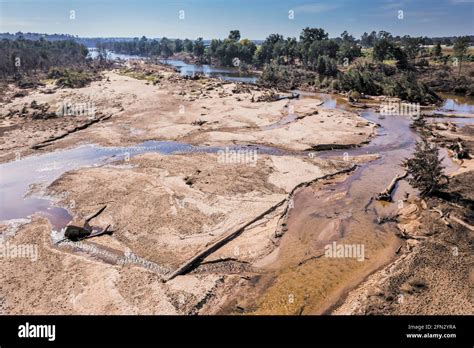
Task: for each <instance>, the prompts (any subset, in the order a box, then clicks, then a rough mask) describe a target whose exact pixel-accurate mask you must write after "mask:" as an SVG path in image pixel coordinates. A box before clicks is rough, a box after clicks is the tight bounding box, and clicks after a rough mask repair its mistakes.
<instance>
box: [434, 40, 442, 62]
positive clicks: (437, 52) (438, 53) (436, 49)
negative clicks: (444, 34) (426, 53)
mask: <svg viewBox="0 0 474 348" xmlns="http://www.w3.org/2000/svg"><path fill="white" fill-rule="evenodd" d="M432 52H433V56H435V57H438V58H439V57H441V56H442V55H443V51H442V49H441V44H440V43H439V42H438V43H437V44H436V46H435V47H433V51H432Z"/></svg>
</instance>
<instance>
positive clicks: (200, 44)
mask: <svg viewBox="0 0 474 348" xmlns="http://www.w3.org/2000/svg"><path fill="white" fill-rule="evenodd" d="M204 50H205V47H204V41H203V39H202V37H199V38H198V39H197V40H196V41H194V48H193V53H194V55H195V56H196V57H197V58H198V60H199V61H200V62H202V58H203V57H204Z"/></svg>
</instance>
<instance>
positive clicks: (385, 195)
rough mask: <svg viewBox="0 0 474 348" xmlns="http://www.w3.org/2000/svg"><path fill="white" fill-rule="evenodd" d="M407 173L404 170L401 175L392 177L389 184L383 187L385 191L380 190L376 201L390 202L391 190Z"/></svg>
mask: <svg viewBox="0 0 474 348" xmlns="http://www.w3.org/2000/svg"><path fill="white" fill-rule="evenodd" d="M407 175H408V172H405V173H403V174H401V175H397V176H396V177H394V178H393V179H392V181H391V182H390V184H389V185H388V186H387V188H386V189H385V191H383V192H380V193H379V194H378V195H377V197H376V198H375V199H377V200H378V201H387V202H391V201H392V192H393V190H394V188H395V186H396V185H397V182H398V180H401V179H403V178H405V177H406V176H407Z"/></svg>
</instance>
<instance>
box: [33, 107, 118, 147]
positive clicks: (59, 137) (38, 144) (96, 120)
mask: <svg viewBox="0 0 474 348" xmlns="http://www.w3.org/2000/svg"><path fill="white" fill-rule="evenodd" d="M111 117H112V115H102V116H101V117H98V118H94V119H92V120H89V121H87V122H86V123H83V124H82V125H80V126H77V127H74V128H73V129H71V130H68V131H66V132H64V133H62V134H60V135H57V136H55V137H51V138H49V139H47V140H45V141H42V142H40V143H37V144H34V145H32V146H31V148H32V149H33V150H37V149H41V148H43V147H46V146H48V145H51V143H53V142H55V141H56V140H60V139H62V138H65V137H67V136H68V135H69V134H72V133H75V132H78V131H80V130H83V129H86V128H87V127H89V126H91V125H93V124H94V123H97V122H100V121H105V120H107V119H109V118H111Z"/></svg>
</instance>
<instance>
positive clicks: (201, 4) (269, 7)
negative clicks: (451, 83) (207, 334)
mask: <svg viewBox="0 0 474 348" xmlns="http://www.w3.org/2000/svg"><path fill="white" fill-rule="evenodd" d="M400 10H401V11H403V19H399V18H398V15H399V12H398V11H400ZM70 11H75V19H70ZM180 11H184V19H180V18H179V16H180V14H183V12H181V13H180ZM290 11H293V13H294V18H293V19H290V18H289V14H290ZM473 23H474V0H319V1H314V0H313V1H309V0H285V1H279V0H154V1H153V0H0V32H17V31H23V32H41V33H67V34H73V35H79V36H88V37H91V36H92V37H95V36H107V37H110V36H127V37H133V36H142V35H146V36H147V37H163V36H167V37H170V38H176V37H180V38H185V37H188V38H191V39H195V38H197V37H199V36H202V37H204V38H205V39H208V38H223V37H226V36H227V34H228V32H229V30H231V29H240V31H241V33H242V37H247V38H251V39H264V38H265V37H267V36H268V35H269V34H271V33H280V34H283V35H285V36H296V37H297V36H298V35H299V33H300V32H301V29H302V28H304V27H307V26H310V27H321V28H324V29H325V30H326V31H328V32H329V34H330V36H331V37H334V36H339V35H340V34H341V33H342V32H343V31H344V30H348V31H349V32H350V33H352V34H353V35H355V36H360V35H361V34H362V33H363V32H364V31H371V30H376V31H379V30H386V31H389V32H391V33H392V34H394V35H405V34H408V35H427V36H451V35H466V34H474V24H473Z"/></svg>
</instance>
